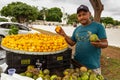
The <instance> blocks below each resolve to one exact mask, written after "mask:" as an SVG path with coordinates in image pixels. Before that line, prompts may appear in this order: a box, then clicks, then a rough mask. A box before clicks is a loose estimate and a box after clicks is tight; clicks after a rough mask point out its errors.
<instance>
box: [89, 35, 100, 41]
mask: <svg viewBox="0 0 120 80" xmlns="http://www.w3.org/2000/svg"><path fill="white" fill-rule="evenodd" d="M89 39H90V41H91V42H94V41H97V40H99V38H98V36H97V35H96V34H91V35H90V38H89Z"/></svg>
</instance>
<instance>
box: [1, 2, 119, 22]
mask: <svg viewBox="0 0 120 80" xmlns="http://www.w3.org/2000/svg"><path fill="white" fill-rule="evenodd" d="M16 1H21V2H25V3H27V4H29V5H33V6H36V7H38V8H39V9H42V7H47V8H51V7H59V8H61V9H62V11H63V8H62V7H64V10H65V12H67V13H68V14H72V13H76V9H77V7H79V5H80V4H85V5H87V6H88V7H89V9H90V11H91V13H92V14H94V12H93V8H92V6H91V4H90V2H89V0H0V9H2V7H3V6H5V5H7V4H8V3H11V2H16ZM101 1H102V4H103V5H104V11H103V12H102V15H101V16H102V17H112V18H114V19H117V20H120V15H119V14H120V4H119V3H120V0H101Z"/></svg>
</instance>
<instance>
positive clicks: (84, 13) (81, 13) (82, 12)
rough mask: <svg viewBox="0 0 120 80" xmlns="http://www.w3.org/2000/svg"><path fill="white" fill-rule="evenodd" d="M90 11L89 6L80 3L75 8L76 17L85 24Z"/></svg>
mask: <svg viewBox="0 0 120 80" xmlns="http://www.w3.org/2000/svg"><path fill="white" fill-rule="evenodd" d="M90 16H91V13H90V11H89V8H88V7H87V6H85V5H80V6H79V7H78V8H77V18H78V21H79V22H80V23H81V24H82V25H87V24H89V22H90Z"/></svg>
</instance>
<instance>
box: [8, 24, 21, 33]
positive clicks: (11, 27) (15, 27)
mask: <svg viewBox="0 0 120 80" xmlns="http://www.w3.org/2000/svg"><path fill="white" fill-rule="evenodd" d="M18 31H19V29H18V27H17V26H15V25H11V26H10V30H9V31H8V34H9V35H16V34H18Z"/></svg>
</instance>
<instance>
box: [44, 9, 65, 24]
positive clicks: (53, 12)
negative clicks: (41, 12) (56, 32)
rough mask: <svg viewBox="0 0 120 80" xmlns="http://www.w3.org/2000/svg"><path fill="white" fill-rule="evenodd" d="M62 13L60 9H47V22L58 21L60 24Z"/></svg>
mask: <svg viewBox="0 0 120 80" xmlns="http://www.w3.org/2000/svg"><path fill="white" fill-rule="evenodd" d="M62 15H63V14H62V12H61V9H60V8H57V7H54V8H50V9H48V14H47V16H46V20H47V21H58V22H61V18H62Z"/></svg>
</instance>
